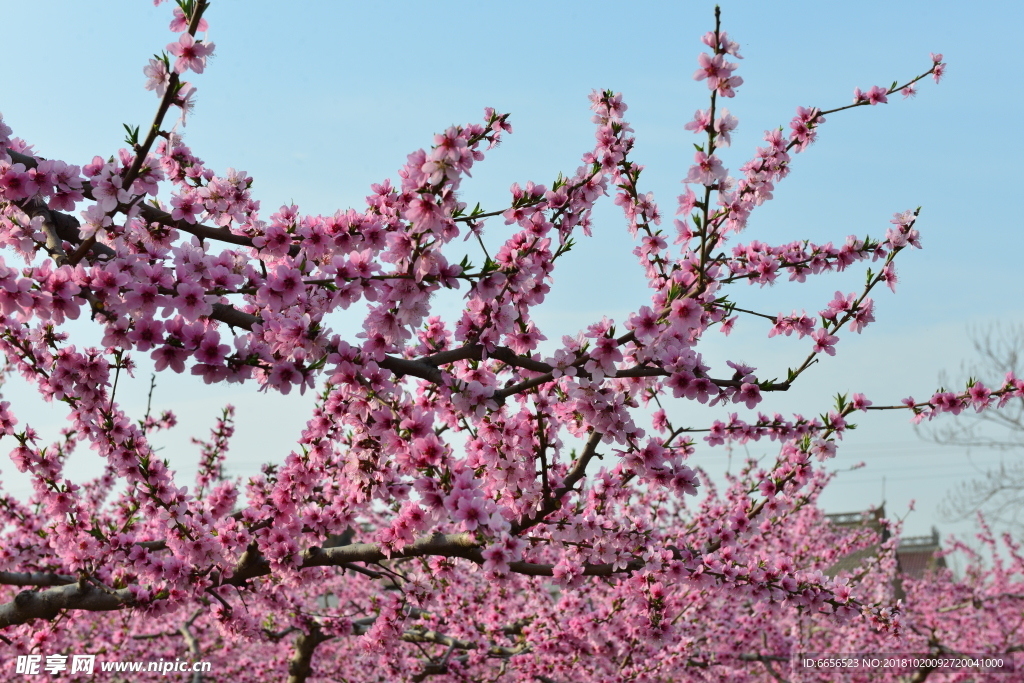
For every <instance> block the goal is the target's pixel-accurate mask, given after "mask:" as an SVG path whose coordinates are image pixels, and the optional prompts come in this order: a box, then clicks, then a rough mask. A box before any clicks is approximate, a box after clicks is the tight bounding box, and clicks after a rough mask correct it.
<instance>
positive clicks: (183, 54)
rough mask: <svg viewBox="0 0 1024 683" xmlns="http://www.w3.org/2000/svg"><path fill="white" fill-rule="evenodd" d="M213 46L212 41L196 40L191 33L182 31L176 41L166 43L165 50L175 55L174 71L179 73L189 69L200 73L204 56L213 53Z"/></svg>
mask: <svg viewBox="0 0 1024 683" xmlns="http://www.w3.org/2000/svg"><path fill="white" fill-rule="evenodd" d="M215 47H216V45H214V44H213V43H204V42H203V41H201V40H200V41H198V42H197V41H196V39H195V38H193V37H192V35H191V34H189V33H182V34H181V35H180V36H179V37H178V42H176V43H168V45H167V51H168V52H170V53H171V54H172V55H174V56H175V57H177V59H176V60H174V72H175V73H179V74H181V73H185V72H186V71H188V70H189V69H191V70H192V71H195V72H196V73H197V74H201V73H203V70H204V69H205V68H206V58H207V57H209V56H210V55H212V54H213V50H214V48H215Z"/></svg>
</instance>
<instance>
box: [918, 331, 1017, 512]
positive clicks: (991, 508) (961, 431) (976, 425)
mask: <svg viewBox="0 0 1024 683" xmlns="http://www.w3.org/2000/svg"><path fill="white" fill-rule="evenodd" d="M969 334H970V337H971V342H972V344H973V345H974V350H975V352H976V353H977V356H978V357H977V358H976V359H975V360H973V361H971V362H965V363H964V364H963V365H962V366H961V370H960V377H958V378H956V380H954V381H955V382H963V381H967V382H971V381H974V379H975V378H979V379H990V380H993V379H994V380H999V379H1000V378H1002V377H1006V376H1007V375H1013V376H1019V375H1020V374H1022V370H1024V326H1021V325H1003V324H1000V323H995V324H992V325H989V326H987V327H976V328H973V329H971V330H969ZM939 381H940V382H941V383H943V384H949V383H950V378H949V376H948V375H947V374H945V373H944V374H943V375H942V376H941V377H940V379H939ZM919 431H920V433H921V435H922V436H923V437H924V438H925V439H927V440H929V441H932V442H934V443H937V444H942V445H944V446H956V447H958V448H964V449H968V450H969V449H972V448H974V449H983V450H984V449H988V450H994V451H998V452H1000V453H1001V454H1002V455H1001V457H1000V462H999V464H998V465H997V466H990V467H988V468H986V469H985V470H984V471H983V472H981V475H980V476H978V477H976V478H974V479H971V480H969V481H963V482H960V483H959V484H957V486H956V487H955V488H954V489H953V490H952V491H951V492H950V493H949V496H948V498H947V499H946V501H945V502H944V504H943V506H942V508H941V510H942V513H943V514H944V515H945V516H946V518H947V519H948V520H950V521H955V520H961V519H966V518H970V517H972V516H974V515H975V514H977V513H978V512H984V513H985V515H986V517H988V518H989V519H990V520H992V522H994V523H1000V524H1004V525H1007V526H1009V527H1011V528H1013V529H1014V530H1015V531H1017V532H1020V531H1021V530H1022V529H1024V526H1022V525H1024V517H1022V515H1024V459H1022V458H1021V454H1022V453H1024V399H1015V400H1012V401H1009V402H1008V403H1006V405H1005V406H1003V407H1002V408H1000V409H999V410H986V411H981V412H975V411H972V410H967V411H964V412H963V413H961V414H960V415H959V416H958V417H957V418H956V419H955V420H948V421H944V422H943V423H942V424H935V425H928V427H927V428H922V429H920V430H919Z"/></svg>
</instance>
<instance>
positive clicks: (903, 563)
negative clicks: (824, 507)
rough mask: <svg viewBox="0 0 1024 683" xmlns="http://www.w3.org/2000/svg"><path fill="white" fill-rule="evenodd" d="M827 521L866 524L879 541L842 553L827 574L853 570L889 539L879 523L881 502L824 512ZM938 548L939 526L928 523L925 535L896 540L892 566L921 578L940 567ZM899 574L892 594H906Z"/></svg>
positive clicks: (943, 561) (882, 512)
mask: <svg viewBox="0 0 1024 683" xmlns="http://www.w3.org/2000/svg"><path fill="white" fill-rule="evenodd" d="M826 517H827V518H828V520H829V522H831V523H832V524H833V525H835V526H838V527H845V528H850V529H854V528H861V527H868V528H870V529H871V530H872V531H874V532H876V533H877V534H878V538H879V541H878V543H874V544H872V545H870V546H867V547H865V548H862V549H860V550H857V551H854V552H852V553H850V554H849V555H847V556H845V557H843V558H842V559H840V560H839V561H838V562H836V563H835V564H834V565H832V566H831V567H829V568H828V570H827V571H826V572H825V573H826V574H827V575H829V576H835V575H836V574H838V573H839V572H840V571H844V570H845V571H847V572H851V573H853V572H856V571H857V569H858V568H859V567H860V565H861V563H862V562H863V561H864V559H865V558H867V557H870V556H872V555H875V554H877V553H878V547H879V545H880V544H881V543H885V542H886V541H887V540H889V537H890V534H889V529H888V528H887V527H886V526H883V524H882V520H883V519H885V506H884V505H883V506H881V507H879V508H878V509H876V510H868V511H866V512H842V513H838V514H831V515H826ZM940 550H942V546H941V545H940V544H939V530H938V529H936V528H935V527H932V533H931V534H930V535H928V536H904V537H902V538H900V544H899V545H898V546H897V547H896V567H897V571H898V572H899V574H900V577H904V576H905V577H909V578H912V579H920V578H923V577H924V575H925V572H927V571H928V570H929V569H936V568H944V567H945V566H946V558H945V557H942V556H941V555H938V556H937V553H938V552H939V551H940ZM902 583H903V582H902V581H901V580H900V578H897V579H896V581H895V586H894V588H895V589H896V597H897V598H901V599H902V598H904V597H906V596H905V594H904V593H903V586H902Z"/></svg>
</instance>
